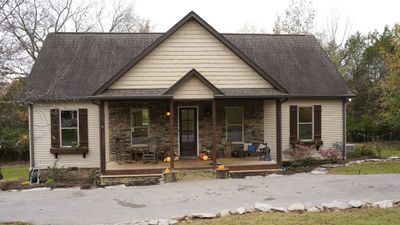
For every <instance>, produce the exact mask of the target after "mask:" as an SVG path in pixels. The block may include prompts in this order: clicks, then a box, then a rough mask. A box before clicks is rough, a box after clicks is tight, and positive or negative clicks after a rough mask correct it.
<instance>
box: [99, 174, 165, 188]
mask: <svg viewBox="0 0 400 225" xmlns="http://www.w3.org/2000/svg"><path fill="white" fill-rule="evenodd" d="M161 177H162V174H135V175H101V176H100V182H101V184H102V185H117V184H126V185H133V186H142V185H154V184H159V183H160V178H161Z"/></svg>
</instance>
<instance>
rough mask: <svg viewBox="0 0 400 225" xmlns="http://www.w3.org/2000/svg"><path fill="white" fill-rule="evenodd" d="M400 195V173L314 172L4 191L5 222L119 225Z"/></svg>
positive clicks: (0, 207)
mask: <svg viewBox="0 0 400 225" xmlns="http://www.w3.org/2000/svg"><path fill="white" fill-rule="evenodd" d="M354 199H357V200H366V199H369V200H371V201H378V200H385V199H400V174H386V175H360V176H341V175H311V174H297V175H292V176H276V177H253V178H248V179H230V180H205V181H190V182H180V183H173V184H162V185H156V186H147V187H128V188H112V189H95V190H79V189H58V190H57V189H56V190H53V191H31V192H0V221H29V222H33V223H34V224H75V225H79V224H113V223H117V222H122V221H129V220H143V219H158V218H170V217H171V216H173V215H182V214H189V213H194V212H211V213H216V212H218V211H219V210H223V209H232V210H234V209H236V208H238V207H240V206H253V205H254V203H256V202H265V203H269V204H270V205H272V206H283V207H287V206H289V205H290V204H292V203H294V202H302V203H314V204H318V203H323V202H331V201H333V200H338V201H350V200H354Z"/></svg>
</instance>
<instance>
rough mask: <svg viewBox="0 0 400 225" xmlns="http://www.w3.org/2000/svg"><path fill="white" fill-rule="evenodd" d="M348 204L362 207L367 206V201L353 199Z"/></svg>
mask: <svg viewBox="0 0 400 225" xmlns="http://www.w3.org/2000/svg"><path fill="white" fill-rule="evenodd" d="M348 204H349V205H350V206H351V207H353V208H361V207H365V206H366V205H367V203H365V202H363V201H360V200H352V201H349V203H348Z"/></svg>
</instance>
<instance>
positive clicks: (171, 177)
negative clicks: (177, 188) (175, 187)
mask: <svg viewBox="0 0 400 225" xmlns="http://www.w3.org/2000/svg"><path fill="white" fill-rule="evenodd" d="M163 177H164V182H165V183H173V182H176V174H175V172H170V173H163Z"/></svg>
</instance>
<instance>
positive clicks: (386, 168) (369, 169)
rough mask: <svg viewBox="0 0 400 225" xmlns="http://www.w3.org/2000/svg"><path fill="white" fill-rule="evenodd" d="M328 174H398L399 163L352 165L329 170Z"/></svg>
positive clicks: (399, 170)
mask: <svg viewBox="0 0 400 225" xmlns="http://www.w3.org/2000/svg"><path fill="white" fill-rule="evenodd" d="M329 173H331V174H343V175H352V174H382V173H400V161H385V162H367V163H362V164H352V165H350V166H345V167H338V168H332V169H330V170H329Z"/></svg>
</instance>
